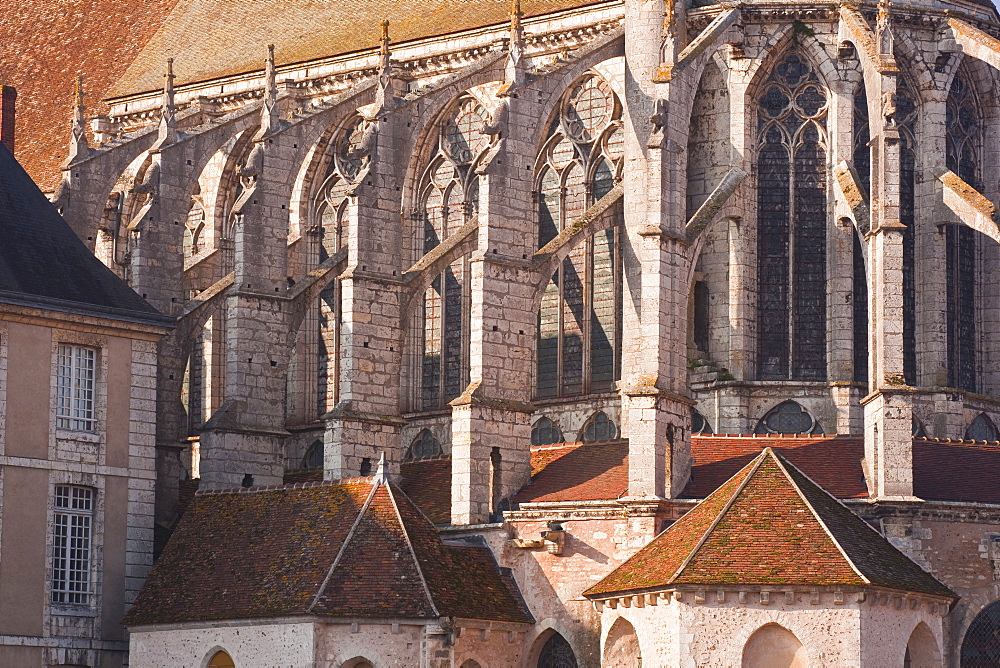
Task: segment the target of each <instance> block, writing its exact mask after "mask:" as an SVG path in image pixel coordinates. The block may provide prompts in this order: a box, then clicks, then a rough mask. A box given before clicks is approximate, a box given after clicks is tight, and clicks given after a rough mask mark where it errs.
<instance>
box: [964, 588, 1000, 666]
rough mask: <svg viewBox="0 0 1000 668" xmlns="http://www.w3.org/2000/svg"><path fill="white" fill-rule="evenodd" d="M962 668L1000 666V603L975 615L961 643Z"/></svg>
mask: <svg viewBox="0 0 1000 668" xmlns="http://www.w3.org/2000/svg"><path fill="white" fill-rule="evenodd" d="M961 665H962V668H993V667H994V666H998V665H1000V601H994V602H993V603H990V604H989V605H988V606H986V607H985V608H983V611H982V612H980V613H979V614H978V615H976V618H975V619H973V620H972V624H970V625H969V630H968V631H966V632H965V639H964V640H963V641H962V664H961Z"/></svg>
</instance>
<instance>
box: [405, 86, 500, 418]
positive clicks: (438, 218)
mask: <svg viewBox="0 0 1000 668" xmlns="http://www.w3.org/2000/svg"><path fill="white" fill-rule="evenodd" d="M486 117H487V113H486V110H485V109H484V108H483V106H482V104H480V103H479V101H478V100H477V99H476V98H475V97H472V96H471V95H463V96H461V97H459V98H458V100H456V102H455V103H453V104H452V105H451V107H450V108H449V110H448V111H446V112H445V114H444V120H443V121H442V122H441V125H440V132H439V135H438V137H437V145H436V147H435V150H434V152H433V153H432V156H431V159H430V161H429V164H428V167H427V168H426V169H425V171H424V174H423V176H422V177H421V182H420V183H421V185H420V193H421V196H420V197H421V201H420V212H419V213H420V215H421V216H422V217H423V229H424V234H423V246H422V248H420V249H419V252H420V253H428V252H430V251H432V250H433V249H434V248H435V247H437V246H438V245H439V244H441V243H442V242H443V241H444V240H445V239H447V238H448V237H449V236H451V235H452V234H454V233H455V232H457V231H458V230H459V229H460V228H461V227H462V226H463V225H464V224H465V223H466V222H468V221H469V220H470V219H471V218H472V217H474V216H475V215H476V212H477V211H478V208H479V188H478V181H477V179H478V177H477V175H476V173H475V170H474V168H473V167H474V164H475V162H476V161H477V160H478V159H480V158H481V157H482V155H483V153H484V152H485V150H486V148H487V147H488V145H489V137H488V136H487V135H484V134H483V133H482V127H483V121H484V120H485V119H486ZM469 274H470V269H469V260H468V258H463V259H461V260H457V261H456V262H454V263H453V264H452V265H451V266H449V267H448V268H446V269H445V270H444V271H443V272H442V273H441V274H440V275H439V276H438V277H436V278H435V279H434V281H433V282H432V283H431V285H430V287H428V288H427V291H426V292H425V294H424V303H423V308H422V311H421V327H420V328H419V332H420V333H421V337H422V342H421V347H422V349H423V352H422V355H421V357H420V363H419V367H418V375H419V384H418V390H417V392H418V397H417V402H416V404H417V405H416V408H418V409H423V410H432V409H435V408H440V407H442V406H445V405H446V404H447V402H449V401H451V400H452V399H454V398H455V397H457V396H458V395H459V394H461V393H462V391H463V390H464V389H465V387H466V385H468V383H469V340H468V336H469V317H470V311H471V295H470V293H469V285H468V278H469Z"/></svg>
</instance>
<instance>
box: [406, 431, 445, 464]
mask: <svg viewBox="0 0 1000 668" xmlns="http://www.w3.org/2000/svg"><path fill="white" fill-rule="evenodd" d="M442 454H444V450H442V448H441V442H440V441H438V440H437V439H436V438H434V434H432V433H431V432H430V430H429V429H424V430H422V431H421V432H420V433H419V434H417V437H416V438H415V439H413V442H412V443H410V448H409V450H407V452H406V459H407V460H408V461H412V460H414V459H430V458H433V457H440V456H441V455H442Z"/></svg>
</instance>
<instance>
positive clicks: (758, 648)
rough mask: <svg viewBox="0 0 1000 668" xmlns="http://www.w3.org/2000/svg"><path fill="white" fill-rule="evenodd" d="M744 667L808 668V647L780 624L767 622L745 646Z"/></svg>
mask: <svg viewBox="0 0 1000 668" xmlns="http://www.w3.org/2000/svg"><path fill="white" fill-rule="evenodd" d="M741 665H742V666H743V668H806V666H808V665H809V661H808V658H807V656H806V648H805V647H804V646H803V645H802V642H801V641H800V640H799V639H798V638H796V637H795V634H794V633H792V632H791V631H789V630H788V629H786V628H785V627H784V626H781V625H780V624H765V625H764V626H762V627H760V628H759V629H757V630H756V631H754V633H753V635H752V636H750V639H749V640H747V644H746V645H745V646H744V647H743V661H742V664H741Z"/></svg>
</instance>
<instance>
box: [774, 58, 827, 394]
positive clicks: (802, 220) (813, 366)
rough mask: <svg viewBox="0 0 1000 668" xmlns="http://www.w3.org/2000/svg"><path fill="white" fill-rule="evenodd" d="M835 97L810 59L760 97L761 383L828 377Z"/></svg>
mask: <svg viewBox="0 0 1000 668" xmlns="http://www.w3.org/2000/svg"><path fill="white" fill-rule="evenodd" d="M828 99H829V96H828V94H827V92H826V88H825V87H824V86H823V85H822V84H821V83H820V82H819V79H818V78H817V76H816V73H815V72H814V71H813V68H812V67H811V66H810V65H809V64H808V62H807V61H806V59H805V58H804V56H802V55H801V54H800V53H798V52H797V51H795V50H793V51H791V52H789V53H787V54H785V56H784V57H783V58H781V60H780V61H779V64H778V65H777V67H775V68H774V71H773V72H772V73H771V75H770V76H769V77H768V79H767V81H766V82H765V84H764V87H763V94H762V95H761V97H760V99H759V101H758V108H757V119H758V121H757V123H758V146H757V281H758V288H759V289H758V298H757V299H758V301H757V330H758V336H757V364H758V369H757V371H758V377H759V378H760V379H762V380H784V379H796V380H825V379H826V374H827V364H826V330H827V327H826V286H827V278H826V227H827V197H826V173H827V156H826V147H827V138H826V116H827V108H828Z"/></svg>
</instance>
